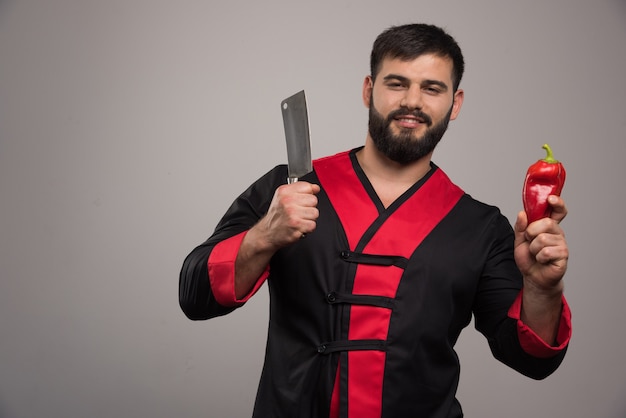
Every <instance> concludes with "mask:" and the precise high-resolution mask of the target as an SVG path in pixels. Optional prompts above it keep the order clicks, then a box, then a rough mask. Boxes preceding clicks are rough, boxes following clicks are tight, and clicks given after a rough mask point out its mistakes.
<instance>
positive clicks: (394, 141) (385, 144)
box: [369, 97, 452, 164]
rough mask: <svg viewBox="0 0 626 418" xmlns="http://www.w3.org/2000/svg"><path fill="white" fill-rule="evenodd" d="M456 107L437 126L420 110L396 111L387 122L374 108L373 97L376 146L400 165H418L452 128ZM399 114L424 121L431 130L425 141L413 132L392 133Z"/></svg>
mask: <svg viewBox="0 0 626 418" xmlns="http://www.w3.org/2000/svg"><path fill="white" fill-rule="evenodd" d="M451 114H452V107H450V110H449V111H448V114H447V115H446V116H445V117H444V118H443V119H442V120H441V122H439V123H437V124H436V125H434V126H433V124H432V119H431V117H430V116H428V115H427V114H425V113H423V112H421V111H420V110H417V109H416V110H414V111H410V110H408V109H407V108H400V109H398V110H395V111H393V112H391V113H390V114H389V116H387V119H385V118H384V117H383V116H382V115H381V114H380V113H379V112H378V110H376V108H375V107H374V101H373V99H372V98H371V97H370V111H369V133H370V136H371V137H372V140H373V142H374V145H375V146H376V148H377V149H378V151H380V152H381V153H382V154H383V155H385V156H386V157H387V158H389V159H390V160H392V161H395V162H397V163H400V164H409V163H412V162H415V161H417V160H419V159H421V158H423V157H424V156H426V155H428V154H430V153H431V152H432V151H433V150H434V149H435V147H436V146H437V144H438V143H439V141H440V140H441V138H442V137H443V134H444V133H445V132H446V129H448V122H450V115H451ZM399 115H413V116H415V117H417V118H421V119H422V120H423V121H424V123H426V124H427V126H428V129H427V130H426V132H425V133H424V135H423V136H422V137H421V138H416V137H414V136H413V131H412V130H410V129H406V130H403V131H402V132H400V134H398V135H394V133H393V132H392V131H391V127H390V125H391V122H392V121H393V120H394V117H396V116H399Z"/></svg>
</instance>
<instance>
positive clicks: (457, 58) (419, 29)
mask: <svg viewBox="0 0 626 418" xmlns="http://www.w3.org/2000/svg"><path fill="white" fill-rule="evenodd" d="M424 54H435V55H438V56H441V57H448V58H450V59H451V60H452V82H453V87H454V91H456V90H457V89H458V88H459V84H460V83H461V78H462V77H463V71H464V70H465V63H464V61H463V53H462V52H461V48H460V47H459V45H458V44H457V43H456V41H455V40H454V38H453V37H452V36H450V35H448V34H447V33H446V32H445V31H444V30H443V29H441V28H440V27H438V26H434V25H428V24H424V23H415V24H409V25H402V26H392V27H390V28H389V29H387V30H385V31H384V32H383V33H381V34H380V35H378V37H377V38H376V41H374V46H373V47H372V54H371V56H370V71H371V76H372V78H373V79H376V76H377V75H378V72H379V71H380V66H381V64H382V61H383V60H384V59H385V58H399V59H402V60H412V59H415V58H417V57H419V56H421V55H424Z"/></svg>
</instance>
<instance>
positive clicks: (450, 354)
mask: <svg viewBox="0 0 626 418" xmlns="http://www.w3.org/2000/svg"><path fill="white" fill-rule="evenodd" d="M355 152H356V150H352V151H350V152H344V153H340V154H337V155H334V156H331V157H327V158H322V159H319V160H316V161H314V165H313V167H314V171H313V172H312V173H310V174H308V175H307V176H305V177H303V178H302V180H306V181H309V182H311V183H317V184H319V185H320V186H321V192H320V193H319V194H318V195H317V197H318V209H319V211H320V217H319V219H318V221H317V228H316V229H315V231H314V232H313V233H311V234H309V235H307V236H306V238H305V239H302V240H300V241H298V242H296V243H294V244H293V245H291V246H289V247H286V248H283V249H281V250H280V251H278V252H277V253H276V254H275V255H274V257H273V258H272V260H271V262H270V264H269V266H267V269H266V271H265V272H264V273H263V275H262V276H261V277H259V279H258V281H257V283H256V286H255V287H254V289H253V290H252V291H251V292H250V294H249V295H247V296H246V297H245V298H243V299H241V300H238V299H237V298H236V297H235V294H234V263H235V258H236V255H237V251H238V249H239V246H240V243H241V241H242V239H243V237H244V235H245V234H246V232H247V231H248V230H249V229H250V228H251V227H252V226H253V225H254V224H255V223H257V222H258V220H259V219H260V218H261V217H262V216H263V215H264V214H265V213H266V212H267V210H268V208H269V205H270V202H271V200H272V197H273V194H274V191H275V190H276V188H277V187H278V186H279V185H281V184H284V183H285V179H286V177H287V171H286V167H285V166H278V167H276V168H274V169H273V170H271V171H270V172H269V173H267V174H266V175H265V176H263V177H262V178H261V179H259V180H258V181H257V182H255V183H254V184H253V185H252V186H251V187H250V188H249V189H248V190H246V191H245V192H244V193H243V194H242V195H241V196H240V197H239V198H237V199H236V201H235V202H234V203H233V205H232V206H231V207H230V209H229V210H228V212H227V213H226V215H225V216H224V217H223V219H222V220H221V221H220V223H219V225H218V226H217V228H216V230H215V232H214V234H213V235H212V236H211V237H210V238H209V239H208V240H207V241H206V242H205V243H204V244H202V245H200V246H199V247H197V248H196V249H194V250H193V251H192V252H191V254H189V256H188V257H187V259H186V260H185V262H184V265H183V268H182V271H181V276H180V303H181V307H182V309H183V311H184V312H185V314H186V315H187V316H188V317H189V318H191V319H207V318H212V317H216V316H220V315H224V314H227V313H229V312H231V311H232V310H234V309H235V308H237V307H239V306H241V305H243V304H244V303H245V301H246V300H248V298H250V297H251V296H252V295H253V294H254V293H255V292H256V291H257V290H258V289H259V287H260V286H261V285H262V284H263V283H264V282H265V280H267V282H268V288H269V292H270V318H269V333H268V341H267V349H266V356H265V364H264V367H263V372H262V376H261V380H260V384H259V389H258V393H257V399H256V403H255V407H254V415H253V416H254V417H259V418H268V417H272V418H274V417H289V418H293V417H297V418H300V417H311V418H313V417H315V418H319V417H332V418H334V417H341V418H346V417H347V418H374V417H376V418H380V417H384V418H399V417H441V418H452V417H461V416H462V411H461V406H460V405H459V403H458V401H457V400H456V398H455V393H456V389H457V385H458V381H459V362H458V358H457V355H456V353H455V351H454V344H455V343H456V341H457V338H458V336H459V334H460V332H461V330H462V329H463V328H464V327H466V326H467V325H468V324H469V323H470V319H471V316H472V314H473V315H474V318H475V326H476V328H477V329H478V330H479V331H480V332H481V333H483V334H484V335H485V336H486V337H487V340H488V342H489V346H490V347H491V350H492V352H493V355H494V356H495V357H496V358H497V359H499V360H500V361H502V362H503V363H505V364H507V365H509V366H510V367H512V368H514V369H515V370H518V371H519V372H521V373H523V374H525V375H527V376H529V377H532V378H536V379H541V378H544V377H546V376H548V375H549V374H550V373H552V372H553V371H554V370H555V369H556V368H557V367H558V366H559V364H560V363H561V361H562V359H563V356H564V355H565V351H566V347H567V344H568V342H569V336H570V333H571V322H570V312H569V308H568V307H567V304H566V302H565V300H563V302H564V309H563V315H562V318H561V324H560V329H559V335H558V340H557V342H558V344H559V346H558V347H550V346H548V345H546V344H545V343H543V342H542V341H541V340H540V339H539V338H538V337H537V336H536V335H535V334H534V333H533V332H532V331H531V330H530V329H529V328H528V327H526V326H525V325H524V324H523V323H522V322H521V321H520V320H519V313H520V304H521V291H522V278H521V274H520V272H519V270H518V268H517V266H516V264H515V261H514V259H513V231H512V228H511V226H510V224H509V223H508V221H507V219H506V218H505V217H504V216H503V215H502V214H501V213H500V212H499V210H498V209H497V208H495V207H493V206H488V205H485V204H483V203H480V202H478V201H476V200H474V199H472V198H471V197H470V196H469V195H467V194H465V193H464V192H463V191H462V190H461V189H460V188H458V187H457V186H456V185H454V184H453V183H452V182H451V181H450V180H449V179H448V177H447V176H446V175H445V174H444V173H443V171H442V170H441V169H439V168H438V167H437V166H436V165H434V164H431V166H432V168H431V170H430V172H429V173H428V174H427V175H426V176H425V177H424V178H423V179H421V180H420V181H419V182H417V183H416V184H415V185H414V186H413V187H411V188H410V189H409V190H407V191H406V193H404V194H403V195H402V196H401V197H400V198H399V199H397V201H395V202H394V203H393V204H392V205H391V206H389V207H387V208H385V207H384V206H383V205H382V203H381V201H380V200H379V198H378V197H377V195H376V193H375V192H374V189H373V188H372V186H371V184H370V183H369V181H368V179H367V177H366V176H365V174H364V173H363V171H362V169H361V168H360V166H359V164H358V162H357V159H356V157H355Z"/></svg>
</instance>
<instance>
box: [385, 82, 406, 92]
mask: <svg viewBox="0 0 626 418" xmlns="http://www.w3.org/2000/svg"><path fill="white" fill-rule="evenodd" d="M387 87H389V88H390V89H392V90H399V89H402V88H404V83H402V82H400V81H389V82H387Z"/></svg>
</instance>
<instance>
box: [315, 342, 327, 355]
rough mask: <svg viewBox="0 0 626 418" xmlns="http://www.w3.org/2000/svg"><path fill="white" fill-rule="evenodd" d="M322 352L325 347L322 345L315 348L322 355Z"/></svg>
mask: <svg viewBox="0 0 626 418" xmlns="http://www.w3.org/2000/svg"><path fill="white" fill-rule="evenodd" d="M324 351H326V346H325V345H324V344H322V345H318V346H317V352H318V353H320V354H322V353H323V352H324Z"/></svg>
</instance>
